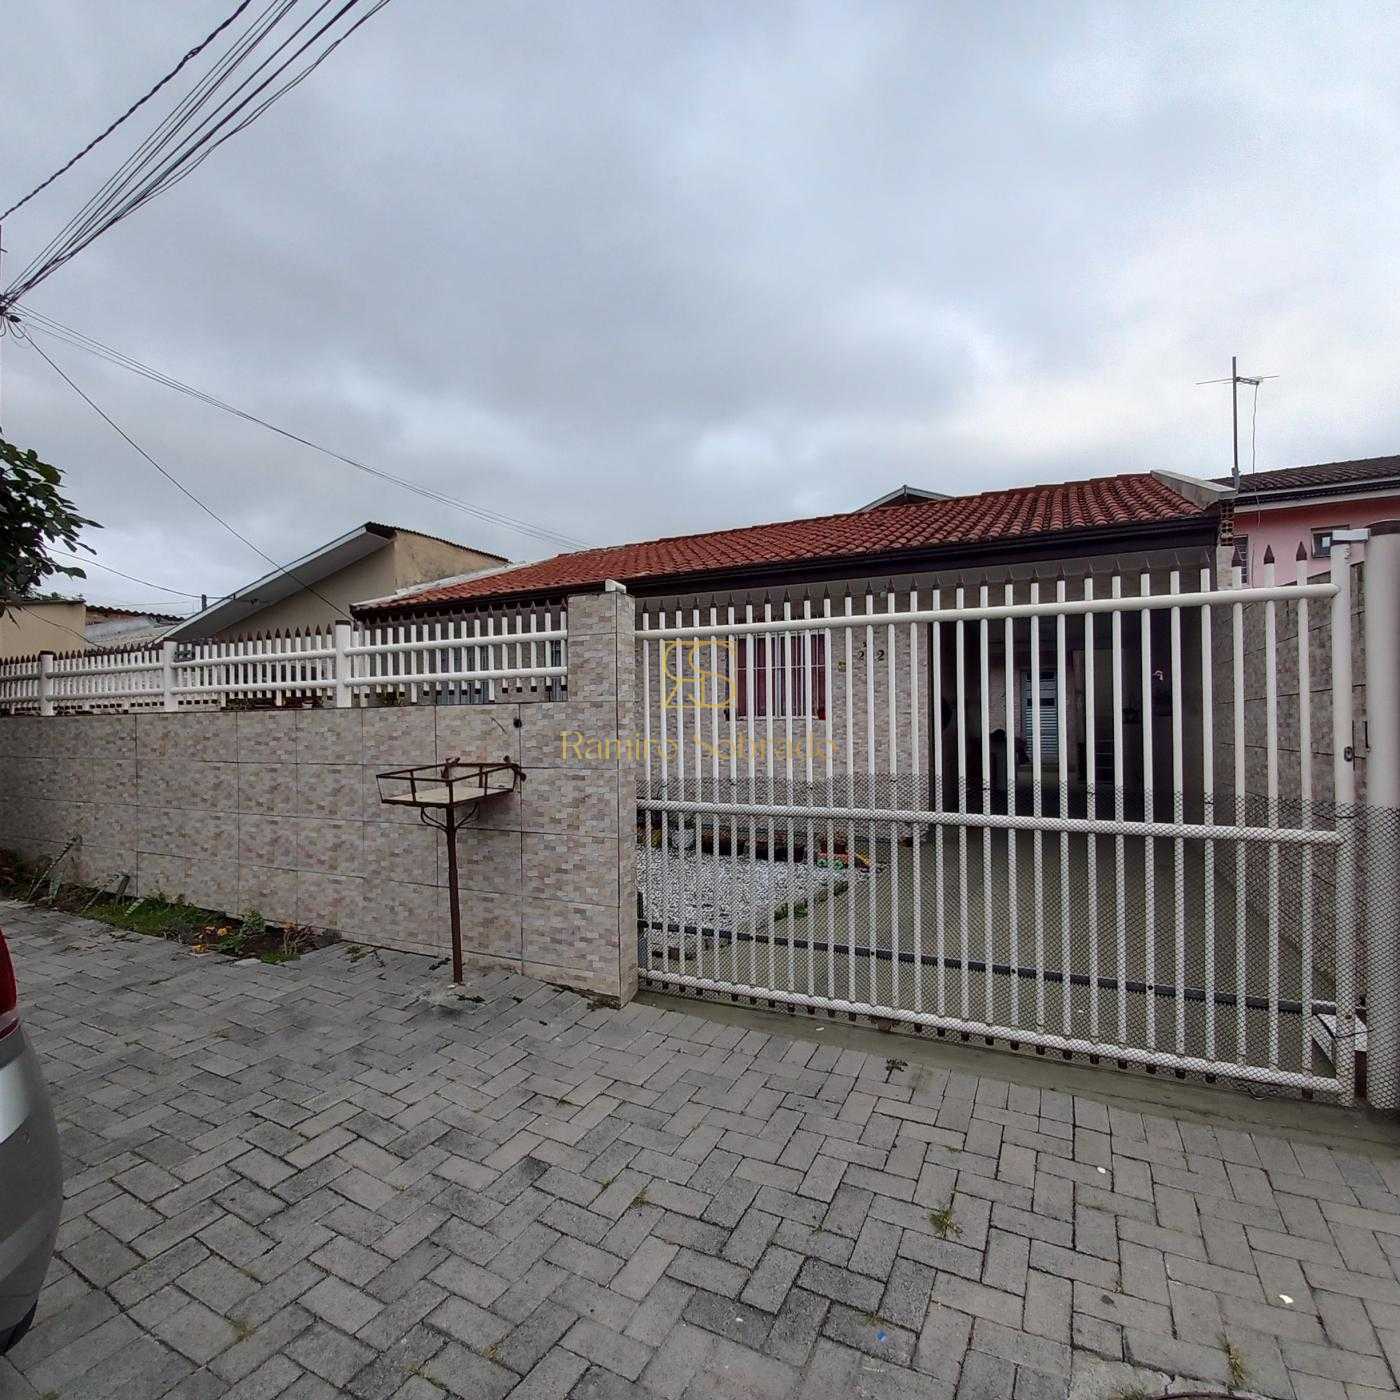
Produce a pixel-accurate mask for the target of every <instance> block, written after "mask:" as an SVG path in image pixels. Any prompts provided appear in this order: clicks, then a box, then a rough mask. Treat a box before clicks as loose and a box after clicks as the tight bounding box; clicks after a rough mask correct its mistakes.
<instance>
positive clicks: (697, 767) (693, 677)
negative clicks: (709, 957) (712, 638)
mask: <svg viewBox="0 0 1400 1400" xmlns="http://www.w3.org/2000/svg"><path fill="white" fill-rule="evenodd" d="M690 625H691V626H692V627H699V625H700V609H699V608H697V607H692V608H691V610H690ZM703 646H704V643H703V642H700V641H690V642H686V643H685V644H684V646H683V650H684V651H685V653H686V656H687V659H688V660H689V663H690V685H689V694H690V700H691V703H692V704H693V705H694V706H695V710H694V714H693V716H692V728H691V749H692V752H693V755H694V757H693V760H692V763H691V775H690V783H691V789H692V801H695V802H704V800H705V765H704V761H703V759H704V742H705V741H704V718H703V714H704V712H703V710H702V708H701V699H702V696H703V693H704V689H705V681H704V666H703V664H702V658H703V655H704V653H703V651H702V647H703ZM683 689H684V688H683ZM685 699H686V697H685V695H684V694H683V695H682V697H681V704H682V705H683V704H685ZM690 834H691V838H692V840H693V841H694V843H695V861H694V878H695V895H694V898H693V900H692V901H691V902H692V904H693V906H694V909H695V972H696V975H697V976H699V977H703V976H704V975H705V924H704V920H703V919H702V918H701V912H702V911H701V904H700V900H701V892H702V891H703V890H704V888H705V818H704V815H703V814H702V813H701V812H699V811H695V812H692V813H691V814H690ZM710 922H711V926H713V924H714V911H713V910H711V917H710Z"/></svg>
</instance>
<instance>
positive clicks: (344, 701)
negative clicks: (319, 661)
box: [335, 622, 350, 710]
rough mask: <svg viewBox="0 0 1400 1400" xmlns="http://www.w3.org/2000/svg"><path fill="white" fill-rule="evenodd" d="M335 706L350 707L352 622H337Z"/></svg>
mask: <svg viewBox="0 0 1400 1400" xmlns="http://www.w3.org/2000/svg"><path fill="white" fill-rule="evenodd" d="M335 707H336V709H337V710H348V709H349V708H350V624H349V623H348V622H337V623H336V624H335Z"/></svg>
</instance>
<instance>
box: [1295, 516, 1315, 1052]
mask: <svg viewBox="0 0 1400 1400" xmlns="http://www.w3.org/2000/svg"><path fill="white" fill-rule="evenodd" d="M1293 577H1294V580H1295V582H1297V583H1299V584H1303V583H1307V582H1308V551H1307V549H1306V548H1305V547H1304V546H1303V545H1301V544H1300V545H1299V546H1298V557H1297V560H1296V561H1295V563H1294V566H1293ZM1308 621H1309V618H1308V600H1307V599H1306V598H1299V599H1298V796H1299V798H1300V799H1301V800H1300V802H1299V808H1300V810H1299V813H1298V817H1299V821H1298V824H1299V826H1302V827H1304V828H1306V827H1310V826H1311V825H1312V641H1311V638H1310V636H1309V634H1308ZM1312 876H1313V870H1312V847H1311V846H1304V847H1303V853H1302V870H1301V873H1300V879H1299V883H1298V899H1299V910H1298V914H1299V918H1298V934H1299V939H1298V941H1299V968H1298V980H1299V982H1300V984H1301V985H1300V989H1299V997H1300V999H1301V1000H1302V1003H1303V1020H1302V1035H1301V1037H1300V1038H1299V1045H1298V1067H1299V1068H1300V1069H1301V1070H1302V1071H1303V1072H1304V1073H1305V1074H1306V1073H1307V1072H1308V1071H1309V1070H1310V1069H1311V1068H1312V1023H1313V909H1312V902H1313V879H1312Z"/></svg>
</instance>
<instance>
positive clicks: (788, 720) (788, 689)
mask: <svg viewBox="0 0 1400 1400" xmlns="http://www.w3.org/2000/svg"><path fill="white" fill-rule="evenodd" d="M783 621H784V622H791V621H792V600H791V599H789V598H788V597H786V596H784V598H783ZM792 642H793V634H792V629H791V628H787V629H785V630H784V632H783V659H782V668H783V669H782V677H783V734H784V739H785V742H786V746H787V754H786V757H785V760H784V767H785V769H786V776H787V804H788V806H789V807H790V806H792V711H793V706H794V703H795V702H794V700H793V694H792V690H793V685H792ZM793 840H794V828H793V822H792V818H791V817H789V818H788V819H787V852H786V855H787V889H786V897H787V911H788V915H787V984H786V986H785V988H784V990H785V991H789V992H795V991H796V990H797V946H796V944H797V939H796V935H795V934H794V931H793V923H794V921H795V920H794V911H795V910H796V907H797V900H796V898H795V896H794V891H795V890H796V888H797V871H796V868H795V867H794V864H793V859H792V847H793Z"/></svg>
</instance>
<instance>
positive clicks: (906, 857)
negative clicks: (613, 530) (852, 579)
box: [638, 548, 1357, 1101]
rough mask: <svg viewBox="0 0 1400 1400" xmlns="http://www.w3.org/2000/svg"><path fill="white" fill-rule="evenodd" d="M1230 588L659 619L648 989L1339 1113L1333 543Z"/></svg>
mask: <svg viewBox="0 0 1400 1400" xmlns="http://www.w3.org/2000/svg"><path fill="white" fill-rule="evenodd" d="M1229 585H1230V586H1225V587H1221V586H1218V585H1217V583H1216V582H1215V581H1213V579H1212V577H1211V576H1210V574H1209V573H1208V572H1207V571H1204V570H1203V571H1201V573H1200V575H1199V577H1195V578H1191V579H1189V580H1186V581H1185V582H1184V581H1183V579H1182V577H1181V574H1180V573H1179V572H1171V573H1169V574H1166V575H1163V576H1159V578H1158V580H1157V582H1156V586H1155V587H1154V582H1153V579H1152V578H1151V577H1150V576H1149V575H1147V574H1143V575H1141V576H1140V577H1134V578H1131V579H1124V578H1122V577H1120V576H1113V577H1111V578H1108V579H1105V578H1103V577H1100V578H1098V579H1097V580H1096V579H1094V578H1093V577H1089V578H1087V579H1084V580H1081V581H1076V584H1075V593H1076V596H1070V593H1069V588H1068V585H1067V584H1066V583H1065V582H1064V581H1059V582H1057V583H1051V584H1046V585H1041V584H1035V583H1031V584H1019V585H1013V584H1010V583H1007V584H1004V585H1002V584H998V585H997V586H996V589H995V592H993V590H992V589H991V588H990V587H989V586H974V587H970V588H969V587H958V588H955V589H938V588H934V589H931V590H923V591H920V590H918V589H915V590H913V591H911V592H908V593H903V594H899V595H896V594H895V593H893V592H888V593H886V594H884V595H883V596H881V597H880V598H878V599H877V598H875V597H874V596H871V595H869V594H867V595H865V596H864V597H863V598H852V597H850V596H845V597H838V598H836V599H832V598H829V597H828V598H826V599H823V600H820V601H818V602H817V603H816V605H815V612H814V605H813V603H812V602H811V601H808V602H805V603H804V604H802V615H801V616H794V615H793V610H792V607H791V605H790V604H784V605H783V608H782V612H781V615H779V616H775V615H774V609H773V606H772V605H771V604H768V605H764V606H763V608H762V611H761V615H759V616H755V612H754V608H753V607H752V606H747V607H745V608H744V609H743V611H742V615H736V610H735V609H734V608H733V607H729V606H726V607H725V608H723V609H720V608H719V607H718V606H715V607H706V608H704V609H700V608H693V609H691V608H688V609H685V610H684V612H682V613H677V612H674V611H673V612H671V613H670V614H669V615H668V614H667V613H665V612H655V613H652V614H650V615H646V616H644V617H643V618H642V620H641V627H640V630H639V633H638V664H639V677H638V691H639V695H640V697H641V702H642V707H643V718H642V726H643V733H642V735H641V739H642V749H643V752H642V759H641V774H640V777H639V803H638V807H639V811H640V813H641V814H642V816H641V821H642V830H641V831H640V833H639V852H638V863H639V890H640V896H641V898H640V905H641V908H640V923H641V933H642V948H641V954H642V956H641V966H642V975H643V978H644V980H645V981H647V982H649V983H650V984H651V985H653V986H655V987H657V988H659V989H673V990H683V991H687V992H690V993H692V994H706V995H727V996H730V997H741V998H746V999H756V1000H761V1001H766V1002H777V1003H787V1004H790V1005H795V1006H799V1007H805V1008H808V1009H812V1010H817V1011H826V1012H830V1013H847V1012H848V1013H856V1014H863V1015H868V1016H875V1017H880V1018H887V1019H890V1020H894V1021H899V1022H905V1023H914V1024H915V1025H917V1026H919V1027H923V1028H928V1029H933V1030H937V1031H940V1032H943V1033H948V1032H952V1033H957V1034H960V1035H962V1036H963V1037H964V1038H969V1039H970V1038H977V1039H984V1038H986V1039H1000V1040H1005V1041H1011V1042H1015V1043H1018V1044H1025V1045H1032V1046H1035V1047H1039V1048H1040V1050H1041V1051H1042V1052H1045V1051H1060V1052H1065V1053H1079V1054H1083V1055H1089V1056H1093V1057H1098V1058H1101V1059H1104V1060H1108V1061H1114V1062H1119V1063H1136V1064H1138V1065H1143V1066H1150V1067H1153V1068H1157V1069H1163V1070H1168V1071H1176V1072H1195V1073H1201V1074H1205V1075H1212V1076H1213V1075H1219V1076H1225V1077H1233V1078H1239V1079H1244V1080H1249V1081H1254V1082H1263V1083H1269V1084H1277V1085H1288V1086H1291V1087H1293V1088H1295V1089H1302V1090H1308V1091H1319V1092H1325V1093H1329V1094H1335V1095H1337V1096H1338V1097H1339V1098H1341V1099H1342V1100H1343V1101H1349V1100H1350V1098H1351V1095H1352V1091H1353V1079H1354V1065H1353V1040H1352V1036H1353V1032H1354V1026H1355V1010H1356V997H1357V969H1356V966H1355V954H1356V940H1355V931H1354V928H1353V920H1354V913H1355V907H1356V899H1355V883H1354V882H1355V859H1354V844H1355V838H1354V834H1353V816H1354V807H1353V806H1352V801H1353V791H1352V787H1353V776H1352V764H1351V762H1350V757H1351V754H1350V750H1349V748H1347V747H1346V739H1345V738H1341V739H1339V741H1338V742H1337V743H1336V744H1335V749H1336V753H1335V754H1331V753H1330V749H1331V748H1332V747H1333V744H1332V736H1333V735H1337V736H1349V735H1350V733H1351V722H1352V716H1351V706H1352V689H1351V665H1352V655H1351V612H1350V606H1351V605H1350V587H1351V584H1350V572H1349V566H1348V562H1347V557H1346V551H1345V549H1343V548H1339V549H1338V550H1337V551H1336V552H1335V553H1334V556H1333V568H1332V574H1331V577H1330V579H1329V580H1327V581H1323V582H1315V583H1314V582H1308V581H1307V579H1306V576H1305V575H1304V574H1302V573H1301V572H1300V575H1299V577H1298V579H1297V581H1295V582H1292V583H1288V584H1279V583H1278V582H1276V580H1275V577H1274V569H1273V566H1272V565H1269V566H1266V568H1265V570H1264V575H1263V578H1262V579H1261V580H1260V581H1259V582H1258V585H1257V586H1251V587H1244V586H1243V582H1242V580H1241V579H1240V577H1239V574H1238V571H1236V573H1235V576H1234V578H1233V579H1231V580H1229ZM1052 592H1053V596H1052ZM1285 608H1286V609H1289V610H1290V612H1289V616H1290V618H1291V619H1293V620H1294V621H1296V629H1295V632H1296V635H1293V634H1290V636H1291V640H1289V642H1288V644H1287V646H1288V652H1287V655H1282V654H1281V649H1280V641H1279V637H1280V627H1279V612H1280V609H1285ZM1247 634H1248V642H1249V644H1248V646H1247V645H1246V642H1247ZM1256 641H1257V643H1258V645H1257V646H1256ZM1319 646H1323V647H1325V649H1326V650H1327V652H1328V653H1329V659H1328V660H1327V662H1326V664H1325V666H1323V667H1321V668H1319V662H1318V659H1317V657H1315V656H1314V654H1313V653H1314V649H1315V648H1317V647H1319ZM1329 682H1330V683H1329ZM1047 697H1049V698H1047ZM1315 697H1317V698H1315ZM1319 706H1324V707H1325V708H1326V710H1327V713H1326V714H1319V713H1316V712H1315V711H1316V710H1317V708H1318V707H1319ZM1042 712H1043V713H1042ZM1047 718H1048V720H1049V723H1051V724H1052V725H1053V733H1047V732H1046V720H1047ZM1320 752H1325V753H1326V757H1325V758H1318V757H1316V755H1318V754H1319V753H1320ZM1324 768H1327V769H1330V772H1323V771H1322V770H1323V769H1324ZM1319 1018H1335V1019H1334V1020H1333V1022H1332V1024H1333V1025H1334V1027H1336V1028H1338V1029H1339V1031H1340V1033H1339V1035H1338V1037H1337V1039H1336V1042H1335V1048H1334V1049H1331V1054H1332V1058H1331V1059H1327V1058H1324V1057H1323V1055H1322V1052H1321V1051H1320V1050H1319V1048H1318V1046H1317V1044H1316V1041H1317V1039H1318V1037H1317V1036H1316V1035H1315V1030H1316V1027H1317V1026H1318V1024H1319V1023H1320V1020H1319Z"/></svg>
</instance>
